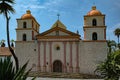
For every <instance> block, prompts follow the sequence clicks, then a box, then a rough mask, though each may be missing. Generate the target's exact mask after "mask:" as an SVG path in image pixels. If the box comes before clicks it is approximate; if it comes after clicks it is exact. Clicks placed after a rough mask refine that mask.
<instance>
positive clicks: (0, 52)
mask: <svg viewBox="0 0 120 80" xmlns="http://www.w3.org/2000/svg"><path fill="white" fill-rule="evenodd" d="M11 55H12V54H11V52H10V51H9V48H8V47H0V56H11Z"/></svg>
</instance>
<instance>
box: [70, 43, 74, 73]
mask: <svg viewBox="0 0 120 80" xmlns="http://www.w3.org/2000/svg"><path fill="white" fill-rule="evenodd" d="M72 44H73V42H70V65H69V72H73V67H72Z"/></svg>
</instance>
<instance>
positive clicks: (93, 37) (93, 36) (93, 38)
mask: <svg viewBox="0 0 120 80" xmlns="http://www.w3.org/2000/svg"><path fill="white" fill-rule="evenodd" d="M92 40H97V33H96V32H94V33H93V34H92Z"/></svg>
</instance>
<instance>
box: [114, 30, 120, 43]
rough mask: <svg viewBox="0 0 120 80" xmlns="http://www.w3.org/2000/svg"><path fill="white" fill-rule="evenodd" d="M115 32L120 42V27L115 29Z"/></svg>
mask: <svg viewBox="0 0 120 80" xmlns="http://www.w3.org/2000/svg"><path fill="white" fill-rule="evenodd" d="M114 34H115V36H117V38H118V44H119V37H120V28H117V29H115V31H114Z"/></svg>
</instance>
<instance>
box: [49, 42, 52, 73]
mask: <svg viewBox="0 0 120 80" xmlns="http://www.w3.org/2000/svg"><path fill="white" fill-rule="evenodd" d="M49 47H50V54H49V57H50V61H49V70H50V72H52V42H49Z"/></svg>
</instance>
